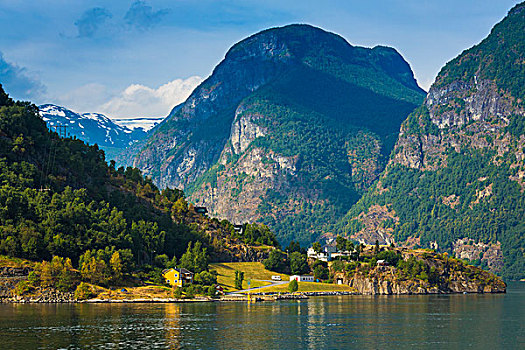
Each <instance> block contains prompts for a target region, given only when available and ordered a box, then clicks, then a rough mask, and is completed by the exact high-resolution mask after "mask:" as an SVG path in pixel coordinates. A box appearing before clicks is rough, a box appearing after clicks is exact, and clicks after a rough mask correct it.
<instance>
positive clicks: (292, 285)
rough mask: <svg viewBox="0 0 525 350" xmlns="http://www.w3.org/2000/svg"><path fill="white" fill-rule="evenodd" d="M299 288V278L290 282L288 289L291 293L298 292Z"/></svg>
mask: <svg viewBox="0 0 525 350" xmlns="http://www.w3.org/2000/svg"><path fill="white" fill-rule="evenodd" d="M298 289H299V283H297V280H291V281H290V283H288V291H289V292H290V293H294V292H297V290H298Z"/></svg>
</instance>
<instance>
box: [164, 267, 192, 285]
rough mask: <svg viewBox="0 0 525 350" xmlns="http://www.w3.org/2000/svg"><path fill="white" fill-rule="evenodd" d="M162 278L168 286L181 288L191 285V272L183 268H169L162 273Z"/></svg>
mask: <svg viewBox="0 0 525 350" xmlns="http://www.w3.org/2000/svg"><path fill="white" fill-rule="evenodd" d="M162 277H164V279H165V280H166V283H167V284H169V285H170V286H173V287H175V286H177V287H183V286H185V285H187V284H191V283H193V272H191V271H189V270H186V269H184V268H177V267H176V268H171V269H166V270H164V271H162Z"/></svg>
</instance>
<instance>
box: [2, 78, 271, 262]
mask: <svg viewBox="0 0 525 350" xmlns="http://www.w3.org/2000/svg"><path fill="white" fill-rule="evenodd" d="M0 186H1V187H0V254H5V255H9V256H15V257H22V258H27V259H32V260H48V261H49V260H51V258H52V257H53V256H60V257H64V258H70V259H71V260H72V262H73V265H74V266H77V264H78V263H79V260H81V257H82V256H83V255H84V257H85V254H94V255H95V256H96V255H97V254H98V256H99V257H105V259H106V260H108V261H106V263H107V264H108V266H109V259H110V258H111V256H112V254H113V253H114V252H118V253H119V255H120V257H121V259H122V260H125V266H127V267H128V272H129V269H131V268H139V267H140V266H143V265H146V264H152V263H153V262H154V261H156V259H158V257H159V256H160V257H161V258H162V256H165V258H162V259H171V258H172V257H174V256H175V257H176V258H180V257H181V255H182V253H183V252H184V251H185V250H186V247H187V246H188V242H190V241H193V242H200V243H202V244H203V247H207V249H208V253H210V257H211V258H212V259H217V258H219V257H223V258H228V259H231V260H237V259H249V258H250V257H249V256H247V255H248V253H249V252H250V249H251V247H249V246H248V245H246V243H244V242H243V239H242V237H237V238H234V237H232V233H233V232H234V231H233V226H232V225H231V224H230V223H229V222H227V221H223V222H219V221H218V220H216V219H209V218H208V217H206V216H203V215H201V214H198V213H196V212H195V211H194V209H193V205H191V204H188V202H187V201H186V199H185V197H184V193H183V192H182V191H179V190H171V189H164V190H162V191H159V190H158V189H157V187H156V186H155V185H154V184H153V183H152V181H151V179H149V178H144V177H143V176H142V175H141V173H140V171H139V170H138V169H133V168H127V169H124V168H119V169H115V167H114V163H113V162H111V163H110V164H107V163H106V162H105V158H104V152H103V151H101V150H100V149H99V148H98V146H97V145H94V146H88V145H86V144H85V143H84V142H82V141H80V140H77V139H75V138H60V137H59V135H58V134H57V133H54V132H50V131H48V129H47V127H46V124H45V122H44V121H43V120H42V118H41V117H40V116H39V114H38V109H37V108H36V106H34V105H32V104H30V103H27V102H15V101H13V100H12V99H10V98H9V97H8V95H7V94H6V93H5V92H4V90H3V89H2V88H1V86H0ZM252 231H254V232H255V233H254V234H253V235H252V236H253V237H251V241H250V242H248V243H251V244H275V238H274V237H273V235H272V234H271V233H270V232H267V230H265V229H263V228H261V229H260V228H259V227H258V226H256V227H255V229H254V230H252ZM239 248H242V249H240V250H239ZM90 252H91V253H90ZM239 252H242V254H244V255H243V256H240V255H239ZM210 257H208V258H210ZM251 258H252V259H253V258H254V256H252V257H251ZM162 259H161V260H162ZM79 267H80V266H79Z"/></svg>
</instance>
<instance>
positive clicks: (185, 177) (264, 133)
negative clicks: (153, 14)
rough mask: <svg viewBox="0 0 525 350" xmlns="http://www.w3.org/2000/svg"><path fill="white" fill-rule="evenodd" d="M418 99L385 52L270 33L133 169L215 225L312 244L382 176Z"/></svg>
mask: <svg viewBox="0 0 525 350" xmlns="http://www.w3.org/2000/svg"><path fill="white" fill-rule="evenodd" d="M424 96H425V92H424V91H423V90H421V89H420V88H419V87H418V85H417V83H416V81H415V80H414V76H413V73H412V71H411V69H410V67H409V65H408V63H407V62H406V61H405V60H404V59H403V58H402V57H401V55H399V53H398V52H397V51H395V50H394V49H392V48H388V47H383V46H377V47H374V48H371V49H370V48H363V47H357V46H352V45H350V44H349V43H348V42H347V41H346V40H344V39H343V38H342V37H340V36H338V35H336V34H333V33H329V32H326V31H324V30H321V29H319V28H315V27H312V26H309V25H289V26H285V27H280V28H273V29H269V30H265V31H262V32H260V33H257V34H255V35H253V36H251V37H249V38H247V39H245V40H243V41H241V42H239V43H237V44H235V45H234V46H233V47H232V48H231V49H230V50H229V51H228V52H227V54H226V56H225V58H224V60H223V61H222V62H220V63H219V65H217V67H215V69H214V71H213V73H212V75H211V76H210V77H209V78H208V79H206V80H205V81H204V82H203V83H202V84H201V85H199V86H198V87H197V88H196V89H195V90H194V91H193V92H192V94H191V95H190V97H189V98H188V99H187V100H186V101H185V102H184V103H183V104H182V105H180V106H178V107H177V108H175V109H174V110H173V111H172V113H170V115H169V116H168V117H167V118H166V120H165V121H164V122H163V123H162V124H161V125H159V126H158V127H157V128H156V129H155V130H154V131H153V132H152V134H151V136H150V137H149V138H148V139H147V140H146V141H144V144H143V145H141V148H140V149H139V150H138V153H137V154H136V155H135V157H134V159H133V160H132V162H133V165H134V166H136V167H138V168H140V169H141V170H142V171H143V172H144V173H145V174H146V175H148V176H152V178H153V180H154V182H155V183H156V184H157V185H158V186H160V187H166V186H169V187H177V188H181V189H184V190H185V191H186V192H187V193H188V194H189V195H190V199H191V200H192V201H194V202H195V203H198V204H201V205H205V206H207V207H208V209H209V210H210V211H211V213H212V214H213V215H216V216H218V217H223V218H228V219H229V220H232V221H234V222H237V223H241V222H245V221H259V222H263V223H266V224H268V225H269V226H271V227H272V229H273V230H275V232H276V234H277V236H278V238H279V239H280V241H281V242H282V243H288V242H290V241H291V240H298V241H300V242H301V243H303V244H308V243H310V242H311V241H313V240H315V239H317V238H318V237H319V236H320V235H321V234H322V233H324V232H327V231H328V230H330V227H331V225H332V224H334V223H335V222H336V221H337V220H338V219H339V218H340V217H341V216H342V215H344V214H345V213H346V212H347V211H348V209H349V208H350V207H351V205H352V204H353V203H355V202H356V201H357V200H358V199H359V198H360V196H361V195H362V193H363V192H364V190H365V189H366V188H368V187H369V186H370V184H371V183H372V182H373V181H374V179H375V178H376V177H377V176H378V174H379V173H380V172H381V170H382V169H383V168H384V166H385V164H386V160H387V157H388V155H389V154H390V151H391V149H392V147H393V145H394V143H395V140H396V137H397V134H398V131H399V127H400V125H401V122H402V121H403V120H404V119H405V118H406V116H407V115H408V114H409V113H410V112H411V111H412V110H413V109H414V108H415V107H416V106H417V105H419V104H420V103H421V102H422V100H423V98H424ZM128 161H129V160H128Z"/></svg>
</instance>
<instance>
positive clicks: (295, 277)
mask: <svg viewBox="0 0 525 350" xmlns="http://www.w3.org/2000/svg"><path fill="white" fill-rule="evenodd" d="M293 280H296V281H297V282H313V281H314V276H310V275H293V276H290V281H293Z"/></svg>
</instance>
